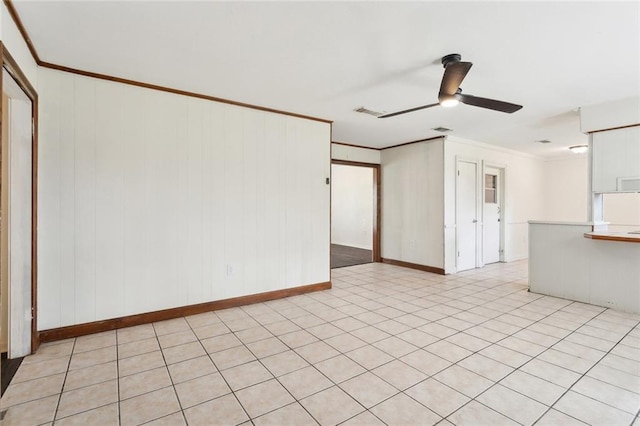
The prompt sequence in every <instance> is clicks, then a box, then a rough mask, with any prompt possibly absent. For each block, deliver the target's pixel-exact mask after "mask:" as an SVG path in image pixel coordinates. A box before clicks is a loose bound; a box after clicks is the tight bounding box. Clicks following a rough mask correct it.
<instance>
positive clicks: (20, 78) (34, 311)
mask: <svg viewBox="0 0 640 426" xmlns="http://www.w3.org/2000/svg"><path fill="white" fill-rule="evenodd" d="M0 51H1V52H2V67H3V68H4V69H5V70H7V72H8V73H9V75H11V77H12V78H13V79H14V80H15V81H16V83H17V84H18V86H19V87H20V89H22V91H23V92H24V93H25V94H26V95H27V97H28V98H29V99H30V100H31V130H32V134H31V353H34V352H35V351H36V349H38V346H39V345H40V339H39V336H38V93H37V92H36V90H35V88H34V87H33V85H32V84H31V82H30V81H29V79H28V78H27V76H26V75H25V74H24V72H23V71H22V69H20V66H19V65H18V63H17V62H16V60H15V59H14V58H13V56H11V54H10V53H9V51H8V50H7V48H6V46H5V45H4V43H2V42H1V41H0ZM2 80H3V78H2V76H1V75H0V89H1V90H2V91H4V82H3V81H2ZM0 117H2V104H1V103H0ZM1 121H2V120H0V129H1V126H3V125H4V123H2V122H1ZM9 303H11V301H9Z"/></svg>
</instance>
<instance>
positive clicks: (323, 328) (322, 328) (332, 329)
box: [307, 323, 345, 340]
mask: <svg viewBox="0 0 640 426" xmlns="http://www.w3.org/2000/svg"><path fill="white" fill-rule="evenodd" d="M307 331H308V332H309V333H311V334H313V335H314V336H316V337H317V338H318V339H320V340H324V339H328V338H329V337H333V336H337V335H339V334H343V333H344V332H345V331H344V330H342V329H341V328H338V327H336V326H335V325H333V324H329V323H325V324H320V325H316V326H314V327H310V328H307Z"/></svg>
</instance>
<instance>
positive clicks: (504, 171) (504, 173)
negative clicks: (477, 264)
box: [481, 161, 507, 266]
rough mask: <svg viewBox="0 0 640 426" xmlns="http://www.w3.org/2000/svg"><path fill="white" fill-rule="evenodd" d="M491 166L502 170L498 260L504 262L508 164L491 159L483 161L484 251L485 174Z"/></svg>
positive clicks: (499, 199) (499, 180)
mask: <svg viewBox="0 0 640 426" xmlns="http://www.w3.org/2000/svg"><path fill="white" fill-rule="evenodd" d="M488 168H491V169H497V170H499V171H500V175H499V176H498V188H496V189H497V191H498V204H499V205H500V215H499V218H500V227H499V228H500V248H499V250H500V253H499V257H498V261H499V262H504V261H505V260H504V259H505V254H504V253H505V250H504V248H505V235H504V234H505V221H504V218H505V211H506V208H507V206H506V205H505V203H506V200H507V198H506V197H505V189H506V184H505V181H506V176H507V166H506V165H504V164H500V163H492V162H489V161H483V162H482V179H481V181H482V183H483V188H482V192H481V196H482V251H483V252H484V201H485V200H484V176H485V175H486V173H487V169H488ZM482 266H484V253H483V255H482Z"/></svg>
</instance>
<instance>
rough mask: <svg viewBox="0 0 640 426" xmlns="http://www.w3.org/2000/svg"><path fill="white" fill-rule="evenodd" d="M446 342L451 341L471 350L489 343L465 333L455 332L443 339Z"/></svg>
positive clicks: (484, 346)
mask: <svg viewBox="0 0 640 426" xmlns="http://www.w3.org/2000/svg"><path fill="white" fill-rule="evenodd" d="M444 340H445V341H446V342H449V343H453V344H454V345H457V346H460V347H461V348H464V349H466V350H468V351H471V352H477V351H479V350H481V349H484V348H486V347H487V346H489V345H491V343H490V342H487V341H486V340H482V339H479V338H477V337H474V336H471V335H470V334H466V333H457V334H454V335H453V336H449V337H447V338H446V339H444Z"/></svg>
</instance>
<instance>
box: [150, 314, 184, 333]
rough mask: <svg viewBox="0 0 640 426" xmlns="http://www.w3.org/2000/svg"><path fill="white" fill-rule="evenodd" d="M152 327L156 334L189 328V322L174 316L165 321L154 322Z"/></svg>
mask: <svg viewBox="0 0 640 426" xmlns="http://www.w3.org/2000/svg"><path fill="white" fill-rule="evenodd" d="M153 328H154V329H155V331H156V335H158V336H162V335H165V334H171V333H177V332H179V331H187V330H190V329H191V327H190V326H189V323H188V322H187V320H185V319H184V318H174V319H170V320H166V321H160V322H154V323H153Z"/></svg>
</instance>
